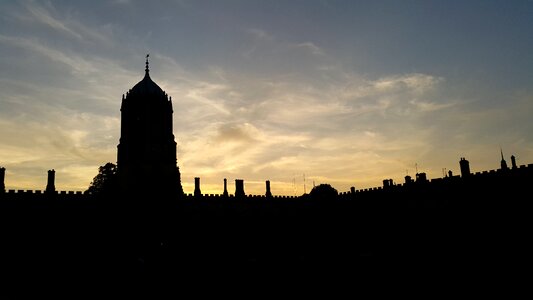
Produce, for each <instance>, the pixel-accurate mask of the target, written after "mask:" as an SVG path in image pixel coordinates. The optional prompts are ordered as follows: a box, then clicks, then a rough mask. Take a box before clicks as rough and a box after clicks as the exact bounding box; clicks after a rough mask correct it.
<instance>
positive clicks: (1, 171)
mask: <svg viewBox="0 0 533 300" xmlns="http://www.w3.org/2000/svg"><path fill="white" fill-rule="evenodd" d="M5 177H6V168H0V194H2V193H5V192H6V185H5V183H4V179H5Z"/></svg>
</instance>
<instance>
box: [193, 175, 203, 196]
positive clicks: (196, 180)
mask: <svg viewBox="0 0 533 300" xmlns="http://www.w3.org/2000/svg"><path fill="white" fill-rule="evenodd" d="M200 196H202V191H201V190H200V177H194V197H200Z"/></svg>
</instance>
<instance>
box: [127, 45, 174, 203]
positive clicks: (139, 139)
mask: <svg viewBox="0 0 533 300" xmlns="http://www.w3.org/2000/svg"><path fill="white" fill-rule="evenodd" d="M120 112H121V130H120V142H119V145H118V146H117V147H118V155H117V170H118V176H119V182H120V189H121V191H122V192H123V193H130V194H133V193H152V192H155V193H159V194H163V195H169V194H170V195H182V194H183V189H182V186H181V180H180V172H179V168H178V166H177V157H176V142H175V141H174V134H173V130H172V129H173V128H172V113H173V110H172V98H171V97H169V96H168V95H167V94H166V93H165V92H164V91H163V90H162V89H161V88H160V87H159V86H158V85H157V84H156V83H155V82H153V81H152V79H151V78H150V70H149V65H148V55H146V68H145V74H144V78H143V79H142V80H141V81H140V82H139V83H137V84H136V85H135V86H134V87H133V88H132V89H130V90H129V91H128V92H127V93H126V96H125V97H124V95H122V106H121V108H120Z"/></svg>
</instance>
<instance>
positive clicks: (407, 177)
mask: <svg viewBox="0 0 533 300" xmlns="http://www.w3.org/2000/svg"><path fill="white" fill-rule="evenodd" d="M410 183H413V179H412V178H411V176H409V175H407V176H405V184H410Z"/></svg>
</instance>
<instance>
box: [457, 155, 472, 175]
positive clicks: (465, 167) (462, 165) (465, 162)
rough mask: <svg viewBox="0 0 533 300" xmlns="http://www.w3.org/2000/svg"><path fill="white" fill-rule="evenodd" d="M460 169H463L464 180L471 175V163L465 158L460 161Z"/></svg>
mask: <svg viewBox="0 0 533 300" xmlns="http://www.w3.org/2000/svg"><path fill="white" fill-rule="evenodd" d="M459 167H460V168H461V177H462V178H465V177H467V176H469V175H470V163H469V162H468V160H466V159H465V158H464V157H461V160H459Z"/></svg>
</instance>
